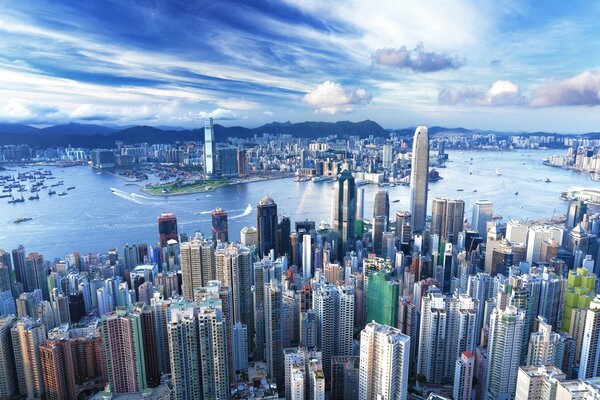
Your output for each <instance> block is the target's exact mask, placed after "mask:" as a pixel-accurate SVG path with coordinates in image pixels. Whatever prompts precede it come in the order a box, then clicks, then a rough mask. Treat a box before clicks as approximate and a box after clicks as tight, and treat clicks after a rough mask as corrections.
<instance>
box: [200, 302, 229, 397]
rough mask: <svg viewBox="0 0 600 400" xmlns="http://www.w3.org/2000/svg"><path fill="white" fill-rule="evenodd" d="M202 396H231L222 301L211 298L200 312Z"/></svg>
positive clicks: (202, 303)
mask: <svg viewBox="0 0 600 400" xmlns="http://www.w3.org/2000/svg"><path fill="white" fill-rule="evenodd" d="M198 330H199V336H198V338H199V342H200V365H201V368H200V372H201V381H202V393H203V396H202V398H204V399H228V398H229V375H228V371H227V370H228V368H227V365H228V362H229V361H228V360H227V332H226V331H227V328H226V321H225V318H224V316H223V309H222V306H221V301H220V300H217V299H214V298H208V299H206V300H204V301H203V302H201V303H200V305H199V312H198Z"/></svg>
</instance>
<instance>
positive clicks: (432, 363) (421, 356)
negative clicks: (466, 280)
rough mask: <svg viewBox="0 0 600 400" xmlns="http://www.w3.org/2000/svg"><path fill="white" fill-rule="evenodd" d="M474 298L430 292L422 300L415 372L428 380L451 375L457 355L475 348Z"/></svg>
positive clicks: (433, 380)
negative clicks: (446, 295) (445, 295)
mask: <svg viewBox="0 0 600 400" xmlns="http://www.w3.org/2000/svg"><path fill="white" fill-rule="evenodd" d="M476 310H477V302H476V301H474V300H473V299H472V298H471V297H469V296H467V295H460V296H456V295H454V296H452V297H444V296H443V295H442V294H441V293H429V294H428V295H427V296H424V297H423V298H422V300H421V328H420V332H419V353H418V360H417V374H420V375H423V376H424V377H425V379H426V381H427V382H429V383H441V382H442V381H443V380H446V379H453V378H454V372H455V368H456V359H457V358H458V357H459V355H460V354H461V353H462V352H463V351H465V350H469V351H473V349H474V348H475V336H476V334H477V332H476V331H475V324H476V322H477V320H476V314H475V313H476Z"/></svg>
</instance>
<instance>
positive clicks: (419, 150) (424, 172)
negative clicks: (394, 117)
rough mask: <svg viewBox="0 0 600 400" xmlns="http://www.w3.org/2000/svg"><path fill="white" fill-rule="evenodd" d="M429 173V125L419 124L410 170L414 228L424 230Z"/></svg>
mask: <svg viewBox="0 0 600 400" xmlns="http://www.w3.org/2000/svg"><path fill="white" fill-rule="evenodd" d="M428 175H429V135H428V133H427V127H425V126H418V127H417V129H416V130H415V135H414V137H413V148H412V162H411V170H410V212H411V215H412V228H413V231H415V232H423V230H424V229H425V220H426V217H427V187H428V180H427V178H428Z"/></svg>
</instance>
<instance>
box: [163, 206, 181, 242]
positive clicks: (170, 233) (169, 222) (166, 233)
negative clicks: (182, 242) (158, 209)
mask: <svg viewBox="0 0 600 400" xmlns="http://www.w3.org/2000/svg"><path fill="white" fill-rule="evenodd" d="M158 235H159V242H160V247H167V242H168V241H169V240H171V239H172V240H176V241H179V236H178V235H177V217H175V214H173V213H172V212H163V213H161V214H160V216H159V217H158Z"/></svg>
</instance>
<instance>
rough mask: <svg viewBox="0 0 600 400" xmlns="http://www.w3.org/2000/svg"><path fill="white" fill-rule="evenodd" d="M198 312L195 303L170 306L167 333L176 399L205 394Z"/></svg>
mask: <svg viewBox="0 0 600 400" xmlns="http://www.w3.org/2000/svg"><path fill="white" fill-rule="evenodd" d="M196 314H197V310H196V308H195V307H194V305H193V303H185V301H183V302H180V303H178V304H176V305H173V306H172V307H171V309H170V319H169V322H168V324H167V334H168V343H169V348H168V354H169V360H170V364H171V384H172V387H173V392H172V396H173V397H172V398H173V399H178V400H187V399H199V398H202V394H203V393H202V387H201V385H202V381H201V379H200V376H201V375H200V346H199V343H200V339H199V331H198V320H197V318H196Z"/></svg>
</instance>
